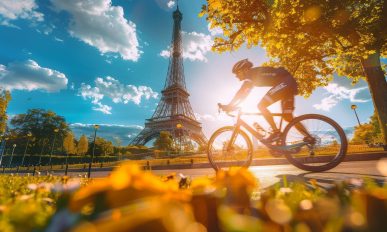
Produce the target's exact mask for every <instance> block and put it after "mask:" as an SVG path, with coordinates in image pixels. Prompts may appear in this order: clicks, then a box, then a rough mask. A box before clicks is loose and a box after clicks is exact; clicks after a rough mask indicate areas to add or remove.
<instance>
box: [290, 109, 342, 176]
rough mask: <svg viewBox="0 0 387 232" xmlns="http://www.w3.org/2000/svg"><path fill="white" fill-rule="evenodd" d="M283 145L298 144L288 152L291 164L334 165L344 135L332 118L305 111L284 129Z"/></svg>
mask: <svg viewBox="0 0 387 232" xmlns="http://www.w3.org/2000/svg"><path fill="white" fill-rule="evenodd" d="M284 133H285V136H284V141H283V145H284V146H286V147H291V146H293V145H294V146H296V147H297V146H298V148H297V149H298V151H297V152H294V153H288V154H287V158H288V160H289V161H290V162H291V163H292V164H294V165H295V166H297V167H299V168H302V169H304V170H309V171H320V170H327V169H329V168H332V167H334V166H336V165H337V164H338V163H339V162H340V161H341V159H342V156H343V155H344V154H345V151H346V146H347V145H346V143H347V141H346V137H345V134H344V132H343V131H342V129H341V127H340V126H338V124H337V123H336V122H334V121H333V120H332V119H329V118H327V117H325V116H321V115H305V116H301V117H299V118H298V119H297V120H295V121H294V122H292V123H290V124H289V126H288V127H287V128H286V129H285V131H284Z"/></svg>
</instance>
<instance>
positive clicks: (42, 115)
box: [11, 109, 70, 154]
mask: <svg viewBox="0 0 387 232" xmlns="http://www.w3.org/2000/svg"><path fill="white" fill-rule="evenodd" d="M11 125H12V129H11V133H12V134H14V135H16V138H15V142H17V143H18V144H20V143H23V141H25V140H26V139H25V138H26V136H27V134H28V133H31V134H32V137H31V140H30V145H31V148H30V149H28V151H29V152H31V154H37V153H39V152H40V151H41V149H42V146H43V145H44V143H43V142H42V141H45V140H52V139H53V137H54V133H55V132H54V130H55V129H59V130H58V134H57V139H56V143H57V145H58V146H59V145H61V144H63V139H64V137H65V136H66V134H67V132H68V131H70V129H69V127H68V125H67V123H66V120H65V119H64V117H62V116H59V115H57V114H56V113H55V112H53V111H50V110H44V109H29V110H28V111H27V113H25V114H17V115H15V116H14V117H13V118H12V119H11ZM18 140H20V141H18ZM58 146H56V147H58Z"/></svg>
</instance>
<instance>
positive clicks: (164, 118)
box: [130, 5, 207, 146]
mask: <svg viewBox="0 0 387 232" xmlns="http://www.w3.org/2000/svg"><path fill="white" fill-rule="evenodd" d="M182 19H183V14H182V13H181V12H180V11H179V6H178V5H177V8H176V10H175V11H174V12H173V21H174V24H173V35H172V42H171V48H170V60H169V66H168V74H167V79H166V81H165V85H164V89H163V90H162V91H161V93H162V97H161V100H160V102H159V104H158V105H157V108H156V110H155V112H154V114H153V116H152V118H150V119H147V120H146V122H145V127H144V129H143V130H142V131H141V132H140V133H139V134H138V135H137V136H136V137H135V138H133V139H132V141H131V142H130V144H133V145H144V144H146V143H147V142H149V141H150V140H152V139H154V138H156V137H158V136H159V134H160V132H161V131H168V132H169V133H171V135H172V137H173V138H174V140H175V141H179V143H180V146H181V144H182V143H183V144H184V143H186V142H188V141H190V140H192V141H194V142H196V143H197V144H199V145H204V144H205V143H206V142H207V139H206V137H205V136H204V134H203V132H202V128H201V124H200V123H199V122H198V121H197V120H196V118H195V115H194V113H193V110H192V107H191V104H190V102H189V99H188V97H189V93H188V92H187V88H186V84H185V77H184V67H183V57H182V50H183V49H182V38H181V20H182Z"/></svg>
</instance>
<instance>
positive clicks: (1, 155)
mask: <svg viewBox="0 0 387 232" xmlns="http://www.w3.org/2000/svg"><path fill="white" fill-rule="evenodd" d="M8 139H9V138H8V137H6V138H4V140H5V141H4V149H3V150H2V151H1V154H0V166H1V164H2V163H3V156H4V155H7V149H6V148H7V141H8Z"/></svg>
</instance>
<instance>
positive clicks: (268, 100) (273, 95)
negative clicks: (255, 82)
mask: <svg viewBox="0 0 387 232" xmlns="http://www.w3.org/2000/svg"><path fill="white" fill-rule="evenodd" d="M287 89H288V84H287V83H284V82H283V83H280V84H279V85H276V86H274V87H272V88H271V89H270V90H269V91H268V92H267V93H266V94H265V96H263V98H262V100H261V101H260V102H259V103H258V109H259V111H261V113H262V115H263V117H264V118H265V120H266V121H267V122H268V123H269V125H270V126H271V128H272V130H273V132H277V131H279V129H278V128H277V125H276V124H275V122H274V119H273V116H272V115H271V112H270V111H269V110H268V109H267V107H269V106H270V105H272V104H273V103H275V102H277V101H279V100H281V99H283V95H284V92H287Z"/></svg>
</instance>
